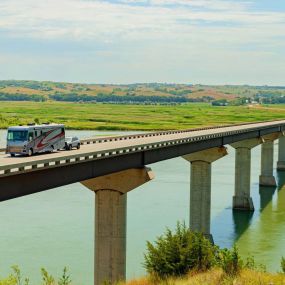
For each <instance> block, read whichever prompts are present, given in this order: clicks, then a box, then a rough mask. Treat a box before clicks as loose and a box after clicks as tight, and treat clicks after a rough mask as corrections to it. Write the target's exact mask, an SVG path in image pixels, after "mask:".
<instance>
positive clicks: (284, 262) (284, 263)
mask: <svg viewBox="0 0 285 285" xmlns="http://www.w3.org/2000/svg"><path fill="white" fill-rule="evenodd" d="M281 269H282V272H283V273H285V258H284V257H283V256H282V258H281Z"/></svg>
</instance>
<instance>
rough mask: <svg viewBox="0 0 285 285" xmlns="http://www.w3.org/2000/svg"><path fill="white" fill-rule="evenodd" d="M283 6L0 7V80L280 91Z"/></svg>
mask: <svg viewBox="0 0 285 285" xmlns="http://www.w3.org/2000/svg"><path fill="white" fill-rule="evenodd" d="M284 63H285V1H284V0H282V1H281V0H271V1H268V0H244V1H238V0H230V1H224V0H117V1H115V0H108V1H107V0H60V1H58V0H48V1H46V0H25V1H22V0H1V1H0V79H31V80H32V79H33V80H52V81H68V82H87V83H134V82H176V83H201V84H252V85H265V84H267V85H285V64H284Z"/></svg>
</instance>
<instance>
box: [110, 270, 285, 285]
mask: <svg viewBox="0 0 285 285" xmlns="http://www.w3.org/2000/svg"><path fill="white" fill-rule="evenodd" d="M284 284H285V274H283V273H267V272H261V271H255V270H250V269H243V270H242V271H241V273H240V274H239V275H238V276H236V277H232V276H228V275H226V274H225V273H224V272H223V270H222V269H219V268H214V269H211V270H209V271H206V272H201V273H199V272H198V273H197V272H192V273H189V274H188V275H187V276H186V277H181V278H169V279H166V280H160V281H158V280H153V279H152V278H151V277H142V278H138V279H133V280H130V281H127V282H119V283H117V284H115V285H284Z"/></svg>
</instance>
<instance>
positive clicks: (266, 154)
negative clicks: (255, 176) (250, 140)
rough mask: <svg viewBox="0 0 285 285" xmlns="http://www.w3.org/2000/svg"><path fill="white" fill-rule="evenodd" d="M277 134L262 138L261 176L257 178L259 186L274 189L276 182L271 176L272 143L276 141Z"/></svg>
mask: <svg viewBox="0 0 285 285" xmlns="http://www.w3.org/2000/svg"><path fill="white" fill-rule="evenodd" d="M279 136H280V134H279V133H274V134H270V135H266V136H263V137H262V139H263V140H264V143H263V144H262V145H261V174H260V176H259V185H262V186H272V187H275V186H276V185H277V184H276V180H275V177H274V176H273V154H274V148H273V142H274V140H276V139H278V138H279Z"/></svg>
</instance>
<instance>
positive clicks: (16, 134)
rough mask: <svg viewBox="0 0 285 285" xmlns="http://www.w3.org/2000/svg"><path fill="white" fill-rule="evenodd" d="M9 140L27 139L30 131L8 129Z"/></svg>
mask: <svg viewBox="0 0 285 285" xmlns="http://www.w3.org/2000/svg"><path fill="white" fill-rule="evenodd" d="M7 140H8V141H26V140H28V131H12V130H9V131H8V136H7Z"/></svg>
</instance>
